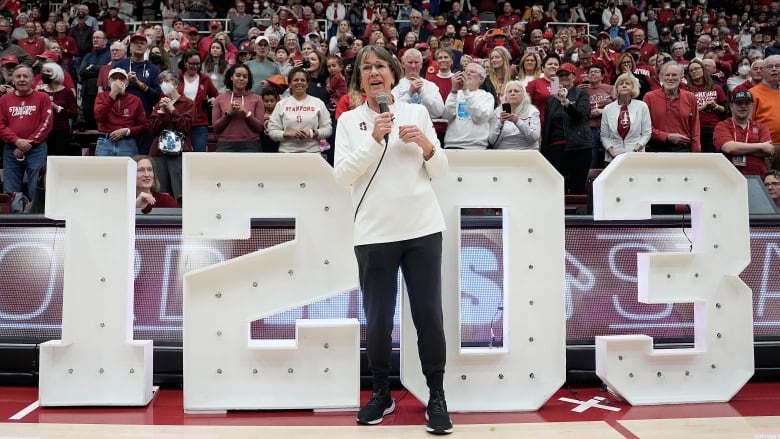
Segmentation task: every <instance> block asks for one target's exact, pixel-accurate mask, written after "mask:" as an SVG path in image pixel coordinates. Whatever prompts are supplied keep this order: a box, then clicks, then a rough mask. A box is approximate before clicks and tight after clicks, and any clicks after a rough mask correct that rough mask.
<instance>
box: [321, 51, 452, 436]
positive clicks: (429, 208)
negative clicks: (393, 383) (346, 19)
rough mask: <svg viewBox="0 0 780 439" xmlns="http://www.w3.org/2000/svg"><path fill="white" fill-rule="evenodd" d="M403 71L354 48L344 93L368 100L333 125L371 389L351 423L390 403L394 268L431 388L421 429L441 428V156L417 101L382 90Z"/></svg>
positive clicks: (444, 421)
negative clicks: (437, 188) (350, 207)
mask: <svg viewBox="0 0 780 439" xmlns="http://www.w3.org/2000/svg"><path fill="white" fill-rule="evenodd" d="M402 76H403V73H402V71H401V67H400V65H399V64H398V61H397V60H396V59H395V58H393V56H392V55H391V54H390V52H388V51H387V50H386V49H384V48H383V47H380V46H366V47H364V48H363V49H361V50H360V51H359V52H358V54H357V56H356V58H355V73H354V74H353V76H352V81H351V82H352V89H356V90H360V91H361V92H363V93H365V96H366V103H364V104H362V105H360V106H358V107H357V108H355V109H354V110H350V111H347V112H345V113H343V114H342V115H341V118H340V119H339V123H338V126H337V128H336V157H335V176H336V180H337V181H338V182H340V183H342V184H344V185H345V186H349V187H351V190H352V200H353V204H354V205H355V237H354V245H355V255H356V257H357V262H358V273H359V279H360V288H361V291H362V292H363V309H364V311H365V314H366V353H367V356H368V362H369V367H370V368H371V373H372V380H373V393H372V395H371V398H370V400H369V401H368V403H367V404H366V405H364V406H363V407H362V408H361V409H360V411H359V412H358V415H357V422H359V423H361V424H366V425H374V424H378V423H380V422H382V419H383V418H384V416H385V415H387V414H389V413H391V412H392V411H393V410H394V409H395V400H394V399H393V398H392V397H391V395H390V385H389V381H388V375H389V373H390V367H391V352H392V331H393V316H394V310H395V304H396V295H397V293H398V281H397V279H398V269H399V268H400V269H401V271H402V272H403V275H404V276H403V277H404V280H405V281H406V286H407V290H408V293H409V296H410V303H411V312H412V319H413V320H414V322H415V326H416V328H417V336H418V340H419V341H418V350H419V354H420V363H421V364H422V372H423V374H424V375H425V378H426V382H427V384H428V388H429V390H430V397H429V400H428V408H427V409H426V414H425V415H426V416H425V417H426V420H427V424H426V430H427V431H428V432H431V433H434V434H447V433H451V432H452V422H451V421H450V417H449V413H448V411H447V402H446V401H445V398H444V365H445V362H446V341H445V339H444V324H443V322H444V317H443V313H442V304H441V260H442V231H443V230H444V229H445V223H444V216H443V215H442V212H441V208H440V207H439V203H438V201H437V199H436V194H435V192H434V191H433V186H432V184H431V178H438V177H441V176H443V175H444V174H445V173H446V172H447V168H448V162H447V156H446V155H445V153H444V151H442V150H441V148H440V146H439V141H438V139H437V137H436V131H435V130H434V129H433V123H432V122H431V118H430V116H429V115H428V111H427V110H426V109H425V107H423V106H422V105H413V104H408V103H403V102H393V100H392V94H391V92H390V91H391V90H392V88H393V86H395V85H396V84H397V83H398V81H399V80H400V79H401V77H402ZM401 212H411V214H402V213H401Z"/></svg>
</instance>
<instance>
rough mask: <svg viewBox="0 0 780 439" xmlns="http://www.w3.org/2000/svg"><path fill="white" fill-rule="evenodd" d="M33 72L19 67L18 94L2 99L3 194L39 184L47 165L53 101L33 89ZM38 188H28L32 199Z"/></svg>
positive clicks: (16, 78) (15, 73)
mask: <svg viewBox="0 0 780 439" xmlns="http://www.w3.org/2000/svg"><path fill="white" fill-rule="evenodd" d="M32 79H33V71H32V68H31V67H29V66H23V67H17V68H16V69H15V70H14V73H13V76H12V80H13V84H14V88H15V89H16V90H15V91H14V92H11V93H6V94H4V95H3V96H2V97H0V140H2V141H3V142H4V143H5V147H4V149H3V173H4V174H3V177H4V178H3V192H21V191H22V178H23V177H24V173H25V171H26V172H27V178H28V181H37V179H38V172H39V171H40V169H41V167H42V166H44V165H45V164H46V156H47V146H46V137H47V136H48V135H49V132H50V131H51V127H52V113H51V98H49V95H48V94H46V93H44V92H40V91H37V90H35V89H33V87H32ZM34 192H35V185H32V184H31V185H28V188H27V196H28V197H29V198H30V199H32V198H33V193H34Z"/></svg>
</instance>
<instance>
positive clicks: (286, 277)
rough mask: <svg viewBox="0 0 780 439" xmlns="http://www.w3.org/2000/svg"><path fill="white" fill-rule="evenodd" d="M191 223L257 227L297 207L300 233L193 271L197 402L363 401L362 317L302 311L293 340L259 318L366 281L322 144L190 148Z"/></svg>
mask: <svg viewBox="0 0 780 439" xmlns="http://www.w3.org/2000/svg"><path fill="white" fill-rule="evenodd" d="M183 184H184V187H183V193H184V199H185V200H184V212H183V219H182V235H183V238H184V239H185V240H192V239H247V238H248V237H249V236H250V219H251V218H295V227H296V230H295V239H294V240H293V241H290V242H286V243H284V244H281V245H278V246H274V247H271V248H267V249H263V250H259V251H257V252H254V253H251V254H247V255H244V256H241V257H238V258H235V259H232V260H229V261H225V262H223V263H220V264H216V265H213V266H210V267H207V268H203V269H199V270H195V271H192V272H190V273H187V274H186V275H185V277H184V408H185V410H187V411H193V412H195V411H224V410H229V409H288V408H336V407H356V406H357V405H358V403H359V397H360V385H359V384H360V383H359V381H360V364H359V362H360V361H359V354H360V328H359V324H358V321H357V319H336V320H311V321H298V324H297V325H296V339H295V340H293V341H286V340H279V341H262V342H261V341H252V340H250V333H249V328H250V322H252V321H254V320H257V319H260V318H264V317H269V316H273V315H276V314H279V313H281V312H284V311H287V310H290V309H294V308H297V307H300V306H303V305H307V304H310V303H312V302H315V301H318V300H323V299H326V298H328V297H330V296H333V295H336V294H339V293H341V292H344V291H348V290H351V289H353V288H355V287H356V286H357V264H356V261H355V255H354V252H353V247H352V233H353V231H352V203H351V200H350V197H349V192H348V190H347V189H346V188H344V187H343V186H340V185H337V184H336V182H335V179H334V178H333V170H332V168H331V167H330V166H328V164H327V163H325V162H324V161H323V160H322V158H321V157H320V156H319V154H230V153H202V154H198V153H189V154H185V156H184V173H183Z"/></svg>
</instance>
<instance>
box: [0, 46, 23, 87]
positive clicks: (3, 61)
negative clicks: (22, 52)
mask: <svg viewBox="0 0 780 439" xmlns="http://www.w3.org/2000/svg"><path fill="white" fill-rule="evenodd" d="M19 64H20V63H19V58H17V57H15V56H13V55H4V56H3V57H2V58H0V95H3V94H6V93H8V92H11V91H14V86H13V81H12V78H11V72H13V71H14V68H15V67H16V66H18V65H19Z"/></svg>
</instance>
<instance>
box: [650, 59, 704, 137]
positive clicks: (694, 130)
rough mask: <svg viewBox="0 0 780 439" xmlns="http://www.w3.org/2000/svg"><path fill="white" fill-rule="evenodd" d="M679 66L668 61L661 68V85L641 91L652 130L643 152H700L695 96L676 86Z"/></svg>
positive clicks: (699, 133)
mask: <svg viewBox="0 0 780 439" xmlns="http://www.w3.org/2000/svg"><path fill="white" fill-rule="evenodd" d="M682 77H683V67H682V66H681V65H680V64H679V63H676V62H673V61H670V62H668V63H666V64H664V65H663V67H661V74H660V79H661V88H660V89H659V90H652V91H650V92H648V93H647V94H645V97H644V99H643V101H644V102H645V103H646V104H647V107H648V108H649V109H650V119H651V120H652V121H653V133H652V136H651V137H650V142H649V143H648V144H647V148H646V149H645V151H647V152H701V140H700V136H701V128H700V122H699V109H698V104H697V102H696V96H694V95H693V93H691V92H689V91H688V90H684V89H682V88H680V82H681V80H682Z"/></svg>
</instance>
